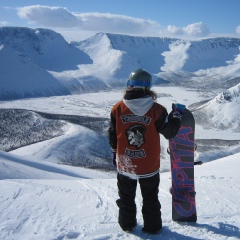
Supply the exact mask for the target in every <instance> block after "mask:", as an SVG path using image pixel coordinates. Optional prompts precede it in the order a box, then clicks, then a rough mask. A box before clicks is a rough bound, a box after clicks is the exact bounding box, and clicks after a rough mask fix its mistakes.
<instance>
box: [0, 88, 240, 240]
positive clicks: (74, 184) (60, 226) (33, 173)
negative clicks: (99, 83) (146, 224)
mask: <svg viewBox="0 0 240 240" xmlns="http://www.w3.org/2000/svg"><path fill="white" fill-rule="evenodd" d="M154 90H155V91H156V92H157V93H158V96H159V98H158V101H159V102H161V103H162V104H163V105H165V106H166V107H167V108H168V110H170V109H171V104H170V103H171V102H176V101H177V100H179V102H181V103H184V104H186V105H187V106H188V105H191V104H193V103H195V102H197V101H200V100H202V99H203V97H201V95H199V93H198V92H196V91H189V90H187V89H184V88H180V87H169V86H166V87H164V86H161V87H154ZM179 91H181V93H182V94H181V96H180V95H179ZM230 92H232V91H231V90H230ZM216 97H217V96H216ZM121 98H122V91H110V92H107V91H105V92H98V93H91V94H81V95H73V96H59V97H51V98H38V99H25V100H24V99H23V100H16V101H5V102H1V107H2V108H6V109H8V108H20V109H24V108H25V109H29V110H35V111H37V110H38V111H40V112H41V111H42V112H45V111H46V112H49V113H55V114H58V113H65V114H69V115H71V114H73V113H74V114H82V115H86V116H87V115H88V114H90V115H91V116H93V117H99V116H103V117H108V116H109V111H110V108H111V106H112V105H113V104H114V103H115V102H116V101H118V100H120V99H121ZM235 104H236V103H235ZM101 106H102V107H101ZM237 106H238V105H237ZM196 112H197V111H196ZM68 124H69V125H70V127H68V128H67V131H66V132H65V134H64V135H62V136H59V137H55V138H53V139H50V140H47V141H42V142H39V143H35V144H32V145H29V146H25V147H22V148H18V149H16V150H14V151H12V152H11V153H6V152H2V151H1V152H0V169H1V170H0V178H1V181H0V184H1V193H0V203H1V204H0V211H1V213H2V214H1V216H0V222H1V224H0V239H14V240H15V239H39V240H40V239H41V240H44V239H46V240H49V239H83V240H92V239H98V240H99V239H119V240H121V239H159V238H163V239H184V240H185V239H209V240H210V239H221V240H222V239H239V238H240V211H239V199H240V191H239V188H240V187H239V182H240V177H239V173H238V172H239V171H238V169H239V167H240V165H239V164H240V163H239V157H240V148H239V144H238V145H235V146H233V147H232V148H231V149H232V150H231V151H230V149H229V148H228V149H225V148H224V149H223V150H222V151H220V150H218V151H216V150H215V151H207V152H201V151H200V152H198V151H197V152H196V158H198V160H203V161H204V162H205V163H204V164H203V165H201V166H197V167H196V168H195V183H196V192H197V195H196V201H197V213H198V221H197V223H177V222H173V221H172V220H171V195H170V194H169V187H170V185H171V175H170V172H169V159H168V157H167V156H165V157H164V158H162V162H161V173H160V178H161V183H160V188H159V190H160V192H159V199H160V201H161V205H162V219H163V225H164V227H163V230H162V232H161V233H160V234H159V235H157V236H151V235H145V234H143V233H142V231H141V227H142V226H143V221H142V216H141V204H142V200H141V193H140V189H139V188H138V189H137V196H136V204H137V208H138V213H137V221H138V225H137V227H136V229H135V230H134V231H133V233H125V232H123V231H122V230H121V228H120V227H119V225H118V222H117V217H118V208H117V206H116V203H115V201H116V199H117V198H118V190H117V182H116V172H115V171H100V170H97V169H95V170H94V169H87V168H82V167H74V166H70V165H63V164H58V163H57V160H58V158H59V154H60V155H61V154H63V153H64V152H65V151H67V154H70V152H71V151H73V149H74V146H75V145H80V146H81V149H82V150H81V151H84V152H86V154H87V149H88V148H89V143H91V142H92V141H93V140H92V139H93V138H94V136H95V137H96V138H97V139H98V140H99V139H101V136H97V133H96V132H94V131H93V130H90V129H87V128H86V127H83V126H79V125H75V124H70V123H68ZM211 131H212V132H211V134H209V133H210V132H209V130H207V129H205V128H203V127H202V126H201V125H197V129H196V135H197V137H198V138H200V139H204V138H205V137H206V138H207V139H212V138H215V139H217V138H218V137H219V139H226V140H234V139H236V140H239V134H236V133H234V132H231V129H228V131H226V133H224V135H223V134H222V131H221V130H220V129H212V130H211ZM81 133H84V135H81ZM77 136H83V138H81V137H80V138H77V142H76V141H74V139H75V138H76V137H77ZM63 142H65V143H66V144H67V143H68V144H67V145H66V147H65V148H64V147H63ZM213 144H214V143H213ZM215 144H216V145H217V143H215ZM162 145H163V147H164V148H165V149H166V147H167V141H166V140H164V138H162ZM104 146H105V145H104ZM62 148H63V150H62ZM164 151H165V150H164ZM88 154H90V153H88Z"/></svg>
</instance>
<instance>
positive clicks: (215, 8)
mask: <svg viewBox="0 0 240 240" xmlns="http://www.w3.org/2000/svg"><path fill="white" fill-rule="evenodd" d="M239 11H240V0H65V1H63V0H41V1H40V0H39V1H36V0H23V1H19V0H10V1H4V0H0V26H25V27H31V28H38V27H45V28H50V29H53V30H55V31H57V32H60V33H61V34H62V35H63V36H64V37H65V38H66V39H67V40H69V41H71V40H82V39H84V38H87V37H90V36H92V35H94V34H95V33H97V32H111V33H119V34H127V35H137V36H156V37H164V36H166V37H180V38H181V37H182V38H204V37H215V36H232V37H240V14H239Z"/></svg>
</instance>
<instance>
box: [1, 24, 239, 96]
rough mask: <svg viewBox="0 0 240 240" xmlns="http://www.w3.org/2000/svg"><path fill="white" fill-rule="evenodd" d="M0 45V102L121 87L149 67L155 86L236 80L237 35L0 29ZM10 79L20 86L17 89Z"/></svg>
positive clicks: (226, 83)
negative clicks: (67, 36) (80, 35)
mask: <svg viewBox="0 0 240 240" xmlns="http://www.w3.org/2000/svg"><path fill="white" fill-rule="evenodd" d="M0 46H1V47H0V60H1V62H3V64H1V67H0V76H1V79H0V81H1V82H4V89H8V91H4V89H1V91H0V100H6V99H17V98H25V97H39V96H54V95H68V94H78V93H82V92H93V91H98V90H106V89H108V90H109V89H115V88H119V87H121V88H122V87H124V86H125V83H126V79H127V77H128V76H129V73H130V72H131V71H133V70H135V69H137V68H143V69H146V70H147V71H149V72H150V73H151V74H152V75H153V82H154V84H162V83H165V84H169V83H170V84H174V85H183V86H188V87H190V88H195V89H199V88H200V89H203V90H205V89H206V88H209V87H214V88H219V89H220V91H222V90H225V89H226V88H230V87H232V86H234V85H236V84H238V83H239V78H240V61H239V47H240V39H236V38H211V39H202V40H199V41H187V40H182V39H174V38H157V37H133V36H127V35H119V34H109V33H98V34H96V35H94V36H93V37H91V38H89V39H86V40H84V41H80V42H72V43H71V44H68V43H67V42H66V41H65V40H64V38H63V37H62V36H61V35H60V34H58V33H56V32H54V31H52V30H49V29H30V28H18V27H1V28H0ZM13 69H14V71H13ZM13 82H18V85H19V86H20V88H19V89H17V90H16V92H14V90H13V88H12V85H13ZM46 82H50V83H51V87H50V86H48V87H47V88H46V85H47V84H46ZM21 85H22V87H21ZM26 85H28V86H29V87H28V89H26V90H24V89H25V88H26Z"/></svg>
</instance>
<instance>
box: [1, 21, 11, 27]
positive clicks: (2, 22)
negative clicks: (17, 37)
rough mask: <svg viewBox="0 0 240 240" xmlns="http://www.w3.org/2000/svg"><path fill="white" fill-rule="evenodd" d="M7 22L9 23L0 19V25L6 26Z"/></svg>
mask: <svg viewBox="0 0 240 240" xmlns="http://www.w3.org/2000/svg"><path fill="white" fill-rule="evenodd" d="M9 24H10V23H9V22H6V21H0V27H4V26H7V25H9Z"/></svg>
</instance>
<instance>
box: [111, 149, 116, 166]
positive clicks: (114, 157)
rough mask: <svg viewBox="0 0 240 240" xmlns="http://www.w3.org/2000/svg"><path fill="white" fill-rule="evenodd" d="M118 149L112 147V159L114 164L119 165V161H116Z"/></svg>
mask: <svg viewBox="0 0 240 240" xmlns="http://www.w3.org/2000/svg"><path fill="white" fill-rule="evenodd" d="M116 151H117V150H116V149H112V157H111V159H112V164H113V166H115V167H116V166H117V163H116Z"/></svg>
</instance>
